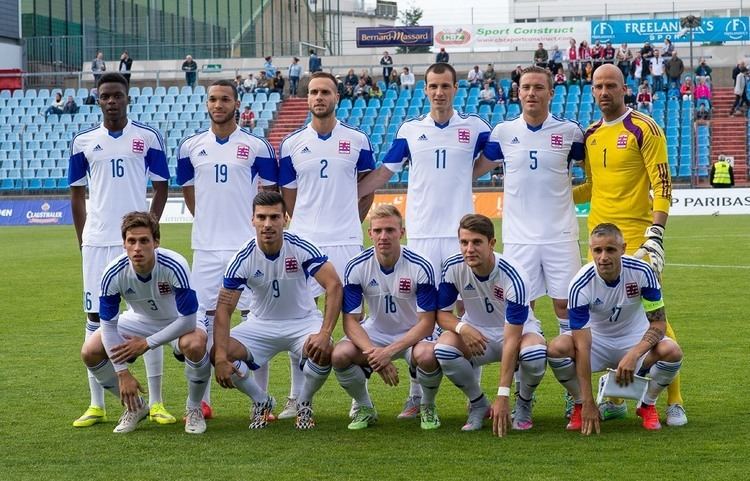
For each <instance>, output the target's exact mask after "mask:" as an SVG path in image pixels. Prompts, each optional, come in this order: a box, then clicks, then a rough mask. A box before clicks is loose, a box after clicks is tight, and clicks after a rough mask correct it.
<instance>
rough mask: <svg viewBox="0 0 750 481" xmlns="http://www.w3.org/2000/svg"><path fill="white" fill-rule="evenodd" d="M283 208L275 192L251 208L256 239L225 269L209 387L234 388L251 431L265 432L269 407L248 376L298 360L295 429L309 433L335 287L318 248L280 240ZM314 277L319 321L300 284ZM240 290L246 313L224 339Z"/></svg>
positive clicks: (324, 371)
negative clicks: (281, 360)
mask: <svg viewBox="0 0 750 481" xmlns="http://www.w3.org/2000/svg"><path fill="white" fill-rule="evenodd" d="M285 222H286V206H285V205H284V199H283V198H282V197H281V195H280V194H278V193H276V192H261V193H260V194H258V195H257V196H256V197H255V200H254V201H253V226H254V227H255V231H256V235H255V238H253V239H251V240H250V241H248V242H247V243H246V244H245V245H244V246H243V247H242V249H240V251H239V252H237V253H236V254H235V256H234V258H233V259H232V260H231V261H230V262H229V265H228V266H227V269H226V272H225V274H224V286H223V287H222V288H221V290H220V291H219V299H218V303H217V306H216V307H217V308H216V318H215V319H214V322H215V324H214V351H213V356H214V366H215V369H216V380H217V381H218V382H219V385H221V386H222V387H225V388H231V387H236V388H237V389H239V390H240V391H242V392H243V393H245V394H247V395H248V396H249V397H250V398H252V400H253V401H254V406H253V418H252V421H251V423H250V429H260V428H264V427H265V426H266V425H267V424H268V420H269V416H270V414H271V411H272V410H273V408H274V404H275V400H274V398H273V397H272V396H270V395H269V394H268V392H267V391H266V390H265V389H264V388H263V387H261V386H259V385H258V383H257V382H256V381H255V379H253V377H252V376H249V370H251V369H257V368H258V367H259V366H262V365H265V364H267V363H268V362H269V361H270V360H271V358H273V356H275V355H276V354H278V353H279V352H282V351H290V352H292V353H294V354H295V356H296V358H298V359H301V360H302V361H301V362H300V365H301V371H302V374H303V378H304V381H303V382H302V386H300V392H299V397H298V398H297V412H296V416H297V421H296V424H295V426H296V427H297V429H311V428H313V427H314V426H315V421H314V419H313V411H312V397H313V395H314V394H315V393H316V392H317V391H318V390H319V389H320V388H321V386H323V383H324V382H325V380H326V379H327V378H328V375H329V374H330V372H331V352H332V351H333V343H332V340H331V334H332V333H333V328H334V327H335V326H336V319H337V318H338V317H339V313H340V312H341V300H342V287H341V280H339V277H338V275H336V270H335V269H334V267H333V265H332V264H331V263H329V262H328V259H327V257H326V256H325V255H324V254H322V253H321V252H320V251H319V250H318V248H317V247H315V246H314V245H313V244H310V243H309V242H308V241H307V240H305V239H302V238H301V237H298V236H296V235H294V234H290V233H288V232H284V224H285ZM311 276H312V277H314V278H315V280H316V281H318V284H319V285H320V286H321V287H322V288H323V289H324V290H325V293H326V300H325V303H326V308H325V316H321V314H320V311H319V310H318V308H317V306H316V305H315V298H314V297H313V296H312V293H311V292H310V286H309V285H308V283H307V278H308V277H311ZM244 286H247V287H249V288H250V289H251V297H252V306H253V309H252V312H251V313H250V315H249V316H248V320H247V321H244V322H242V323H241V324H239V325H238V326H236V327H235V328H233V329H232V330H231V332H230V330H229V318H230V316H231V315H232V311H234V308H235V307H236V306H237V301H238V300H239V298H240V293H241V291H242V289H243V288H244Z"/></svg>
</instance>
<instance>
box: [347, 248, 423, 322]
mask: <svg viewBox="0 0 750 481" xmlns="http://www.w3.org/2000/svg"><path fill="white" fill-rule="evenodd" d="M363 300H365V301H367V307H368V312H369V316H368V318H367V320H366V321H365V324H366V326H367V327H368V328H372V329H375V330H377V331H379V332H381V333H383V334H387V335H393V336H399V335H403V334H405V333H406V332H407V331H408V330H409V329H411V328H412V327H414V325H415V324H416V323H417V320H418V319H417V315H418V313H420V312H432V311H435V310H436V309H437V289H436V287H435V274H434V272H433V270H432V265H431V264H430V262H429V261H428V260H426V259H425V258H424V257H422V256H420V255H419V254H417V253H415V252H414V251H412V250H410V249H409V248H407V247H404V246H401V255H400V256H399V258H398V260H397V261H396V264H395V265H394V266H393V267H392V268H391V269H385V268H383V266H381V265H380V263H379V262H378V259H377V256H376V254H375V248H374V247H370V248H369V249H367V250H365V251H363V252H362V253H361V254H359V255H357V256H356V257H354V258H353V259H351V260H350V261H349V262H348V263H347V264H346V272H345V274H344V307H343V311H344V313H351V314H360V313H362V312H363V310H364V305H363Z"/></svg>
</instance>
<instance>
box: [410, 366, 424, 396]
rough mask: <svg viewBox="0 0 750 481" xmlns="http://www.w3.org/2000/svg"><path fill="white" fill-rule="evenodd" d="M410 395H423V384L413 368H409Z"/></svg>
mask: <svg viewBox="0 0 750 481" xmlns="http://www.w3.org/2000/svg"><path fill="white" fill-rule="evenodd" d="M409 397H422V386H421V385H420V384H419V381H418V377H415V373H412V371H411V369H409Z"/></svg>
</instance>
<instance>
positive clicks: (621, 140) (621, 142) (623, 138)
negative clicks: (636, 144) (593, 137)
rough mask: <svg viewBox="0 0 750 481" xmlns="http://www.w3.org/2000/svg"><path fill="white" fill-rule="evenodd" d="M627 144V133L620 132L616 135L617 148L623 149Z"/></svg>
mask: <svg viewBox="0 0 750 481" xmlns="http://www.w3.org/2000/svg"><path fill="white" fill-rule="evenodd" d="M627 146H628V134H620V135H619V136H618V137H617V148H618V149H624V148H626V147H627Z"/></svg>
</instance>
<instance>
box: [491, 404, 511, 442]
mask: <svg viewBox="0 0 750 481" xmlns="http://www.w3.org/2000/svg"><path fill="white" fill-rule="evenodd" d="M491 414H492V433H493V434H494V435H495V436H499V437H503V436H505V435H506V434H507V433H508V426H510V401H509V399H508V396H497V397H496V398H495V401H494V402H493V403H492V412H491Z"/></svg>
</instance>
